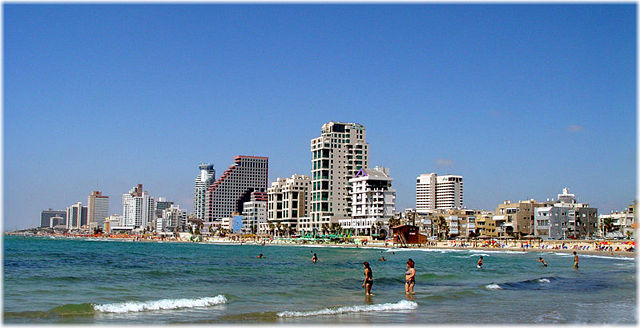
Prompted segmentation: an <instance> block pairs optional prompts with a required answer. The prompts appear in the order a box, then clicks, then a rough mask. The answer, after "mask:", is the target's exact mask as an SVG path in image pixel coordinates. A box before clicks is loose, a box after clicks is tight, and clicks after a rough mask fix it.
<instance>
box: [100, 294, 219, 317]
mask: <svg viewBox="0 0 640 328" xmlns="http://www.w3.org/2000/svg"><path fill="white" fill-rule="evenodd" d="M226 302H227V298H226V297H224V295H218V296H216V297H203V298H192V299H189V298H181V299H163V300H157V301H147V302H124V303H112V304H100V305H94V306H93V308H94V309H95V310H96V311H100V312H109V313H127V312H142V311H156V310H173V309H184V308H195V307H207V306H213V305H218V304H224V303H226Z"/></svg>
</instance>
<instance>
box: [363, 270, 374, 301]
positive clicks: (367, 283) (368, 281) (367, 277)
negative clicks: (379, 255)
mask: <svg viewBox="0 0 640 328" xmlns="http://www.w3.org/2000/svg"><path fill="white" fill-rule="evenodd" d="M362 265H363V266H364V282H363V283H362V287H363V288H364V291H365V295H372V294H371V286H373V271H371V267H370V266H369V262H364V263H362Z"/></svg>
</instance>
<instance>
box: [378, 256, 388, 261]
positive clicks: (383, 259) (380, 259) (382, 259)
mask: <svg viewBox="0 0 640 328" xmlns="http://www.w3.org/2000/svg"><path fill="white" fill-rule="evenodd" d="M386 260H387V259H385V258H384V255H383V256H382V258H379V259H378V261H386Z"/></svg>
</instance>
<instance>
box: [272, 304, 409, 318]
mask: <svg viewBox="0 0 640 328" xmlns="http://www.w3.org/2000/svg"><path fill="white" fill-rule="evenodd" d="M417 307H418V303H416V302H412V301H406V300H402V301H400V302H398V303H384V304H373V305H354V306H343V307H338V308H327V309H323V310H318V311H303V312H297V311H284V312H280V313H278V314H277V315H278V317H281V318H287V317H310V316H316V315H331V314H342V313H355V312H379V311H397V310H413V309H415V308H417Z"/></svg>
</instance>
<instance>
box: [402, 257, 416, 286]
mask: <svg viewBox="0 0 640 328" xmlns="http://www.w3.org/2000/svg"><path fill="white" fill-rule="evenodd" d="M404 280H405V283H404V292H405V293H407V294H415V293H414V292H413V287H414V286H415V285H416V269H415V262H413V260H412V259H409V260H408V261H407V271H406V272H405V273H404Z"/></svg>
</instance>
